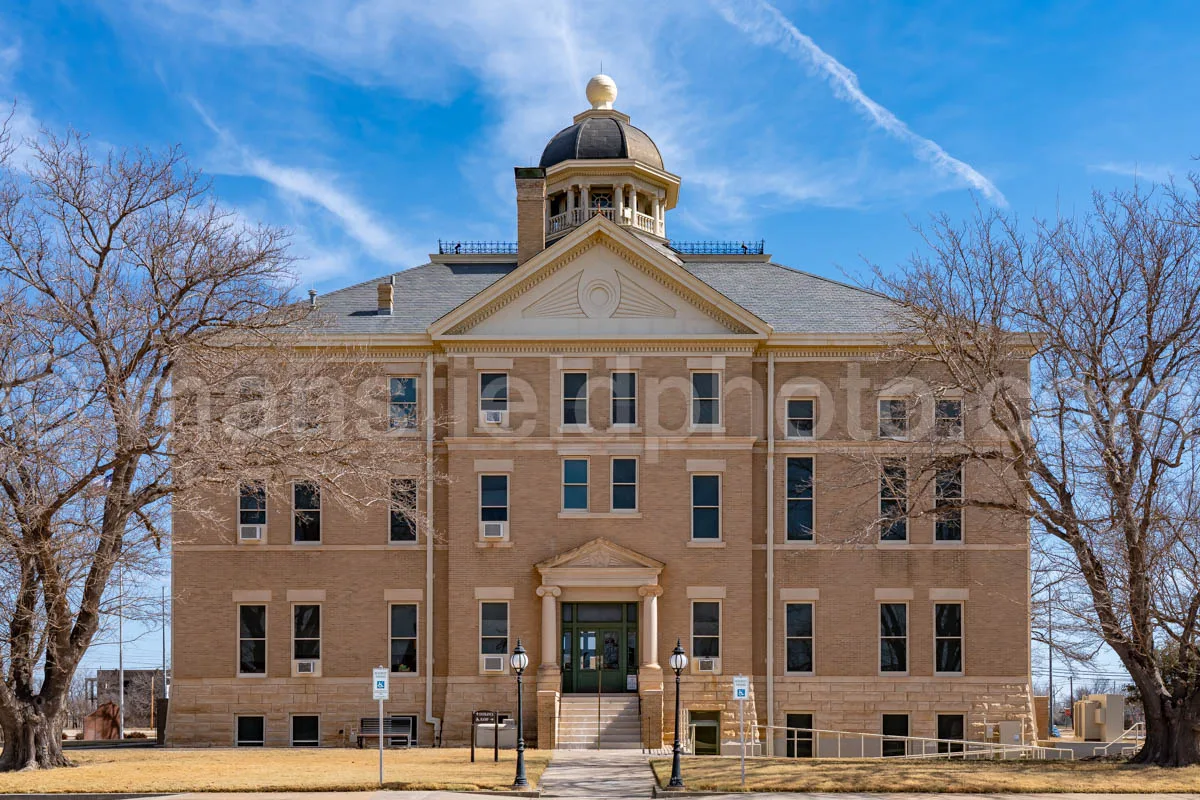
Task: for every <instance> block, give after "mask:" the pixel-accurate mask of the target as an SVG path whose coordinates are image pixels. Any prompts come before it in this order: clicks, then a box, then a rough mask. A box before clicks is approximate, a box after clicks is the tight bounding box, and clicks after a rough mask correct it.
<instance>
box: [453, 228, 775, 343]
mask: <svg viewBox="0 0 1200 800" xmlns="http://www.w3.org/2000/svg"><path fill="white" fill-rule="evenodd" d="M430 333H431V335H432V336H433V337H434V338H454V339H457V338H474V337H479V338H487V339H497V338H499V339H505V338H515V339H562V338H567V339H570V338H636V337H653V338H660V337H672V336H679V337H697V336H698V337H726V336H729V337H756V338H757V337H764V336H766V335H767V334H769V333H770V326H769V325H767V324H766V323H765V322H763V321H762V320H761V319H759V318H758V317H756V316H755V315H754V314H752V313H750V312H749V311H747V310H746V309H745V308H743V307H741V306H739V305H737V304H736V303H734V302H733V301H731V300H729V298H727V297H725V296H724V295H722V294H720V293H719V292H717V291H716V290H715V289H713V288H712V287H711V286H709V285H708V284H706V283H704V282H703V281H701V280H700V279H699V278H696V277H695V276H694V275H692V274H691V273H690V272H688V271H687V270H686V269H684V268H683V267H682V265H681V264H680V262H679V261H678V260H677V259H674V258H672V257H671V256H669V255H667V254H666V253H664V252H663V251H662V250H660V249H658V248H655V247H653V246H652V245H650V244H649V243H647V242H645V241H643V240H642V239H641V238H639V237H638V236H636V235H634V234H633V233H631V232H629V231H628V230H625V229H624V228H621V227H620V226H618V225H616V224H615V223H613V222H612V221H610V220H608V219H607V218H605V217H603V216H597V217H593V218H592V219H591V220H589V221H588V222H587V223H586V224H585V225H582V226H580V227H579V228H578V229H577V230H575V231H573V232H571V233H570V234H568V235H567V236H565V237H563V238H562V239H560V240H559V241H558V242H555V243H554V244H552V245H551V246H550V247H548V248H547V249H546V250H543V251H542V252H541V253H539V254H538V255H536V256H534V257H533V258H531V259H530V260H529V261H527V262H526V263H525V264H523V265H521V266H520V267H518V268H517V269H516V270H514V271H513V272H511V273H509V274H508V275H506V276H505V277H504V278H501V279H500V280H499V281H496V283H494V284H493V285H492V286H490V287H489V288H488V289H486V290H485V291H483V292H481V293H480V294H478V295H476V296H475V297H473V298H471V299H470V300H468V301H467V302H466V303H464V304H462V305H461V306H459V307H458V308H456V309H455V310H454V311H452V312H450V313H449V314H447V315H446V316H444V317H442V318H441V319H439V320H438V321H437V322H435V323H434V324H433V325H432V326H431V328H430Z"/></svg>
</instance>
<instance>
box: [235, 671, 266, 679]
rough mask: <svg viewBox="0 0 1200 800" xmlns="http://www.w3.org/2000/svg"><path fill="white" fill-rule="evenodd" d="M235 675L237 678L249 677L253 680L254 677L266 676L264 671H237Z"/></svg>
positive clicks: (261, 677)
mask: <svg viewBox="0 0 1200 800" xmlns="http://www.w3.org/2000/svg"><path fill="white" fill-rule="evenodd" d="M237 676H238V678H239V679H240V678H249V679H251V680H254V679H263V678H266V677H267V673H265V672H239V673H238V674H237Z"/></svg>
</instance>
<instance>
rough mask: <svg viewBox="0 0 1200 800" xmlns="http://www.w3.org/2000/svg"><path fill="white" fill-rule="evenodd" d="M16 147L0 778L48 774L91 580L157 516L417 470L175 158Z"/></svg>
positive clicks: (356, 371) (5, 296) (98, 588)
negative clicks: (261, 492) (23, 152)
mask: <svg viewBox="0 0 1200 800" xmlns="http://www.w3.org/2000/svg"><path fill="white" fill-rule="evenodd" d="M26 146H27V148H28V151H29V157H28V158H27V159H22V163H21V164H20V165H18V164H16V163H15V160H14V159H13V158H12V152H13V148H12V147H11V144H10V143H9V142H8V140H7V139H6V138H0V610H2V612H3V613H4V615H5V616H4V621H5V622H6V624H7V631H6V632H5V633H4V635H3V636H2V637H0V670H2V672H3V681H2V682H0V732H2V733H3V740H4V749H3V753H2V755H0V770H12V769H27V768H38V767H43V768H44V767H54V766H60V765H65V764H67V763H68V762H67V760H66V758H65V757H64V756H63V753H62V749H61V742H60V739H61V730H62V727H63V722H64V718H65V712H66V710H67V703H68V698H69V694H70V691H71V686H72V683H73V681H74V678H75V673H76V670H77V667H78V665H79V662H80V659H81V658H82V657H83V655H84V653H85V652H86V650H87V648H88V646H89V644H90V643H91V642H92V640H93V637H95V636H96V634H97V631H99V630H100V629H101V626H102V624H103V623H104V618H105V614H106V612H110V611H111V610H112V609H111V607H110V605H109V604H111V602H112V599H113V598H112V592H111V591H108V589H109V583H110V579H111V578H112V576H113V574H114V570H116V569H120V570H122V572H123V574H124V575H126V576H127V580H132V579H133V578H132V576H136V575H138V574H139V572H141V571H143V570H144V569H146V568H149V567H151V566H152V562H153V560H154V557H155V554H156V553H157V552H158V551H159V549H160V548H161V547H163V546H164V543H165V542H166V541H167V537H168V536H170V535H171V531H170V526H169V525H168V524H167V523H168V519H169V516H170V514H171V512H172V511H174V512H175V513H177V514H178V513H181V512H186V513H188V514H191V515H194V516H195V517H201V516H207V517H218V516H219V513H218V510H217V509H215V508H214V506H213V504H212V503H211V502H208V501H206V497H211V496H212V494H213V492H214V491H215V487H221V490H222V491H225V492H227V491H228V490H229V487H230V486H231V485H234V484H235V483H236V482H237V481H239V480H255V481H266V482H270V481H283V480H290V479H294V478H297V477H299V476H303V478H304V480H307V481H311V482H313V483H314V484H316V485H317V486H318V487H319V488H320V489H321V490H322V491H323V492H324V493H325V499H326V501H327V502H344V503H346V504H347V505H348V506H349V507H350V508H351V509H352V510H358V509H361V508H362V507H363V506H364V505H366V504H370V503H374V502H396V501H395V499H394V498H392V497H391V491H390V488H389V486H390V484H389V478H388V476H389V475H395V474H397V473H401V474H403V473H404V472H405V470H408V472H409V473H410V474H411V473H412V472H416V473H417V474H420V472H421V470H422V469H423V464H424V462H423V458H422V459H416V458H414V444H413V441H414V440H412V439H411V438H409V439H405V438H403V437H400V436H394V435H392V434H391V433H390V432H389V431H388V426H387V420H386V414H385V413H384V412H383V409H386V404H385V403H384V402H383V401H382V394H381V392H382V389H383V386H382V381H381V379H379V378H378V377H375V375H374V373H373V371H372V370H371V369H370V366H369V361H370V359H369V358H368V357H367V355H368V354H366V353H346V352H343V353H341V354H340V355H339V356H338V357H330V356H329V355H327V354H325V352H324V351H323V350H322V349H321V348H319V347H316V346H314V345H315V344H316V340H315V339H314V338H313V334H314V333H315V332H318V329H319V325H320V320H319V315H317V314H316V313H314V309H312V308H310V306H309V304H308V303H299V304H297V303H293V302H291V300H290V297H289V291H290V288H291V282H292V277H291V273H290V271H289V268H290V261H289V258H288V256H287V252H286V248H285V237H284V235H283V233H282V232H281V231H279V230H276V229H273V228H267V227H261V226H257V225H250V224H247V223H246V222H244V221H243V220H241V219H240V218H239V217H238V216H237V215H235V214H232V213H230V212H228V211H225V210H223V209H222V208H221V207H220V206H218V205H217V204H216V203H215V202H214V201H213V200H212V199H211V198H210V196H209V187H208V185H207V183H206V182H205V180H204V179H203V178H202V176H200V175H199V174H198V173H196V172H195V171H193V170H191V169H190V168H189V167H188V166H187V164H186V163H185V161H184V160H183V158H182V156H181V155H180V154H179V153H178V152H177V151H175V150H170V151H167V152H165V153H163V154H157V155H156V154H152V153H148V152H142V151H132V152H122V153H110V154H107V155H105V156H102V157H96V156H94V155H93V154H92V152H91V151H90V149H89V147H88V144H87V142H86V141H85V140H84V139H83V137H81V136H79V135H77V134H74V133H70V134H68V135H66V136H62V137H59V136H54V135H51V134H47V133H44V134H42V135H41V136H40V137H39V138H38V139H37V140H36V141H31V142H27V143H26ZM173 412H174V413H175V416H176V419H175V420H173V419H172V415H173ZM402 510H403V511H404V512H405V513H409V514H410V515H411V509H408V508H404V509H402ZM412 516H414V517H415V515H412ZM175 535H176V536H177V537H178V536H179V535H180V532H179V531H176V532H175Z"/></svg>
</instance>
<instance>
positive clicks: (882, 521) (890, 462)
mask: <svg viewBox="0 0 1200 800" xmlns="http://www.w3.org/2000/svg"><path fill="white" fill-rule="evenodd" d="M897 464H903V465H904V494H903V496H902V497H897V496H896V495H895V494H894V493H893V494H891V495H889V496H888V497H887V498H886V499H887V500H889V501H895V500H902V501H903V503H904V515H903V516H902V517H898V518H896V519H894V520H892V521H891V522H888V521H887V519H886V517H885V516H884V512H883V504H884V501H885V498H884V494H883V490H884V482H885V478H886V475H887V470H888V468H889V467H891V466H895V465H897ZM908 477H909V476H908V459H907V458H905V457H903V456H900V457H897V458H887V459H884V461H883V463H882V464H881V465H880V469H879V491H878V494H877V495H876V499H877V501H878V503H879V506H878V510H879V542H880V544H884V545H904V544H908V543H909V541H910V539H911V537H910V536H909V534H910V533H911V531H910V530H909V528H910V525H909V523H910V522H911V521H912V520H911V519H909V492H908V489H909V486H908V483H909V481H908ZM892 491H893V492H894V489H893V490H892ZM900 519H903V520H904V538H903V539H885V538H884V534H885V533H886V532H887V530H888V529H889V528H890V527H891V526H892V525H893V524H895V523H896V522H899V520H900Z"/></svg>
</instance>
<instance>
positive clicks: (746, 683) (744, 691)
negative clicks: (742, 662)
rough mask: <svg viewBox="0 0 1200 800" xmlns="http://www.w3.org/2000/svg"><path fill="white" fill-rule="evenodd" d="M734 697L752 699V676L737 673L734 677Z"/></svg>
mask: <svg viewBox="0 0 1200 800" xmlns="http://www.w3.org/2000/svg"><path fill="white" fill-rule="evenodd" d="M733 699H734V700H749V699H750V678H749V677H748V676H746V675H735V676H734V678H733Z"/></svg>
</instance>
